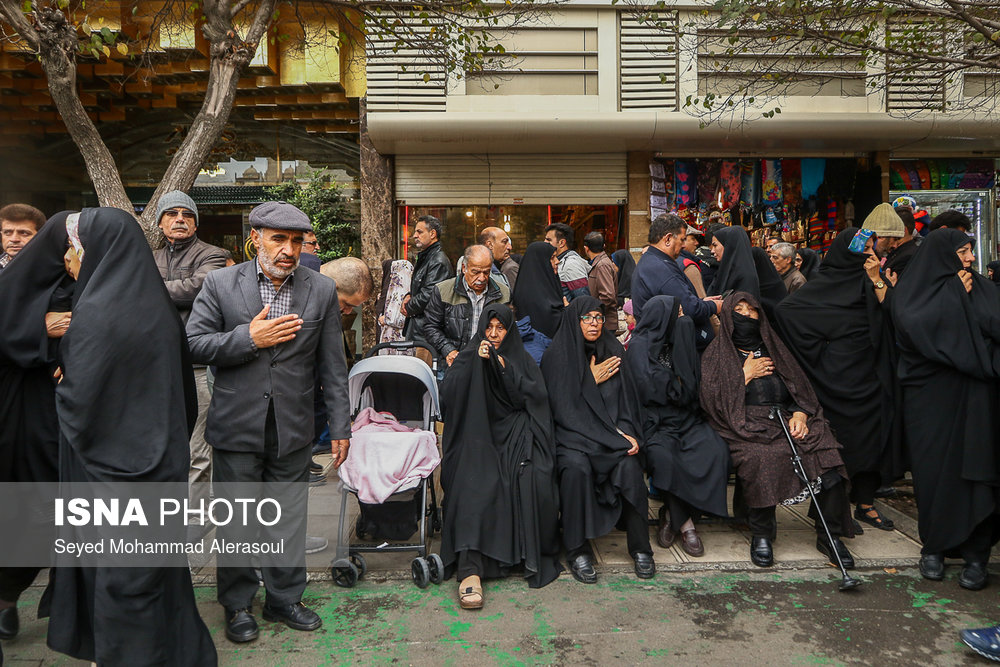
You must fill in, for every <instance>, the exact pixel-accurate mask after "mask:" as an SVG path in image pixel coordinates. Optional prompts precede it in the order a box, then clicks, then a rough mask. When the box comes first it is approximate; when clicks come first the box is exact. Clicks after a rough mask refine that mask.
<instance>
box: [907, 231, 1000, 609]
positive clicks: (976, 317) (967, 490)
mask: <svg viewBox="0 0 1000 667" xmlns="http://www.w3.org/2000/svg"><path fill="white" fill-rule="evenodd" d="M972 244H973V240H972V239H970V238H969V237H968V236H966V235H965V234H964V233H963V232H961V231H959V230H956V229H947V228H942V229H936V230H934V231H932V232H931V233H930V234H928V235H927V238H926V239H924V242H923V243H922V244H921V246H920V251H919V252H918V253H917V254H916V255H915V256H914V257H913V260H912V261H911V262H910V264H909V266H908V267H907V269H906V274H905V275H904V276H903V277H902V279H901V280H900V281H899V286H898V287H897V288H896V294H895V295H894V297H893V304H892V317H893V321H894V323H895V327H896V340H897V341H898V343H899V348H900V359H899V380H900V384H901V385H902V388H903V404H904V405H906V406H909V407H910V410H909V411H908V412H907V413H906V420H905V421H904V426H903V429H904V431H903V434H904V439H905V441H906V446H907V449H908V451H909V454H910V459H911V469H912V472H913V488H914V491H915V492H916V496H917V510H918V512H919V517H920V520H919V530H920V540H921V541H922V542H923V548H922V549H921V557H920V572H921V574H923V575H924V576H925V577H926V578H928V579H933V580H940V579H942V578H943V577H944V561H943V559H944V557H961V558H962V559H964V560H965V567H963V568H962V573H961V575H960V577H959V580H958V582H959V584H961V585H962V586H963V587H964V588H968V589H971V590H979V589H981V588H983V587H984V586H986V583H987V577H988V575H987V572H986V564H987V562H988V561H989V557H990V548H991V547H992V545H994V544H996V542H997V540H998V538H1000V516H998V504H997V500H998V498H997V493H998V489H1000V461H998V458H997V457H998V451H1000V449H998V447H1000V424H998V416H1000V412H998V410H997V398H998V391H997V378H998V377H1000V303H998V292H997V290H996V286H994V285H993V284H991V283H990V282H989V281H988V280H987V279H986V278H984V277H982V276H980V275H979V274H977V273H975V272H974V271H972V270H970V267H971V266H972V263H973V262H974V261H975V256H974V255H973V252H972Z"/></svg>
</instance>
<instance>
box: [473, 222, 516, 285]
mask: <svg viewBox="0 0 1000 667" xmlns="http://www.w3.org/2000/svg"><path fill="white" fill-rule="evenodd" d="M479 244H480V245H484V246H486V247H487V248H489V249H490V252H492V253H493V266H494V267H495V268H496V269H497V271H499V272H500V273H502V274H503V277H504V278H505V279H506V280H507V287H509V288H510V293H511V294H513V293H514V283H516V282H517V272H518V271H519V270H520V268H521V266H520V265H519V264H518V263H517V262H516V261H514V258H513V257H511V256H510V252H511V249H512V244H511V242H510V236H508V235H507V232H505V231H504V230H502V229H500V228H499V227H486V228H485V229H483V231H481V232H479Z"/></svg>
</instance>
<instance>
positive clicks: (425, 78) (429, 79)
mask: <svg viewBox="0 0 1000 667" xmlns="http://www.w3.org/2000/svg"><path fill="white" fill-rule="evenodd" d="M430 82H431V75H430V74H428V73H427V72H424V83H430Z"/></svg>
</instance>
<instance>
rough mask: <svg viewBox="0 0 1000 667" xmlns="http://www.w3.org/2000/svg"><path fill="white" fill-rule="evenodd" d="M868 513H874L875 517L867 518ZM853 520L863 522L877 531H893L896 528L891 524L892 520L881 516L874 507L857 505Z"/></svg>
mask: <svg viewBox="0 0 1000 667" xmlns="http://www.w3.org/2000/svg"><path fill="white" fill-rule="evenodd" d="M869 512H875V516H868V513H869ZM854 518H855V519H857V520H858V521H864V522H865V523H867V524H868V525H869V526H875V527H876V528H878V529H879V530H893V529H895V528H896V524H894V523H893V522H892V519H890V518H889V517H887V516H886V515H884V514H882V512H880V511H879V510H878V508H877V507H875V506H874V505H872V506H871V507H867V508H865V507H862V506H861V505H858V506H857V507H856V508H855V509H854Z"/></svg>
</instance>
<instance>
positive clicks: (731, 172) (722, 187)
mask: <svg viewBox="0 0 1000 667" xmlns="http://www.w3.org/2000/svg"><path fill="white" fill-rule="evenodd" d="M719 192H720V193H721V194H722V210H723V211H728V210H729V209H731V208H733V207H734V206H736V205H737V204H739V203H740V163H739V162H737V161H735V160H723V161H722V164H721V165H720V166H719Z"/></svg>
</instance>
